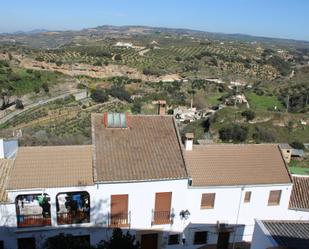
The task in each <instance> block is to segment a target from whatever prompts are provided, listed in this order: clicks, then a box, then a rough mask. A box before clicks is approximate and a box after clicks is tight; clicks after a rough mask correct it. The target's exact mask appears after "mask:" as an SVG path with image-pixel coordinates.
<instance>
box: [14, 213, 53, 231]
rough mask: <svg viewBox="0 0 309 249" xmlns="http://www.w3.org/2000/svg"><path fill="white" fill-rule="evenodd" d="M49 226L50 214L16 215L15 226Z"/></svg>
mask: <svg viewBox="0 0 309 249" xmlns="http://www.w3.org/2000/svg"><path fill="white" fill-rule="evenodd" d="M43 226H51V218H50V215H48V214H46V215H42V214H35V215H17V227H19V228H21V227H43Z"/></svg>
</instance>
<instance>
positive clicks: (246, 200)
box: [244, 191, 251, 203]
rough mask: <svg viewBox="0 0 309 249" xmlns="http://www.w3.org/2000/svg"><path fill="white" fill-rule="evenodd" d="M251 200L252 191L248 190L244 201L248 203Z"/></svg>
mask: <svg viewBox="0 0 309 249" xmlns="http://www.w3.org/2000/svg"><path fill="white" fill-rule="evenodd" d="M250 200H251V191H246V192H245V200H244V202H245V203H248V202H250Z"/></svg>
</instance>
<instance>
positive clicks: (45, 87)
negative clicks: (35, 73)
mask: <svg viewBox="0 0 309 249" xmlns="http://www.w3.org/2000/svg"><path fill="white" fill-rule="evenodd" d="M42 88H43V90H44V92H46V93H48V92H49V87H48V84H47V83H43V84H42Z"/></svg>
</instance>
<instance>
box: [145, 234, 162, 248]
mask: <svg viewBox="0 0 309 249" xmlns="http://www.w3.org/2000/svg"><path fill="white" fill-rule="evenodd" d="M157 247H158V234H157V233H153V234H143V235H142V239H141V249H157Z"/></svg>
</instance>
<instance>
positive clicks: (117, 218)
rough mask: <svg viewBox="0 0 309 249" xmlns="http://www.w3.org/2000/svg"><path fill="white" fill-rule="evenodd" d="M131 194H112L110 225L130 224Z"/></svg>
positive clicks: (124, 225)
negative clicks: (129, 205) (129, 200)
mask: <svg viewBox="0 0 309 249" xmlns="http://www.w3.org/2000/svg"><path fill="white" fill-rule="evenodd" d="M128 199H129V195H112V196H111V215H110V226H112V227H126V226H128V224H129V219H128V216H129V213H128Z"/></svg>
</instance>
